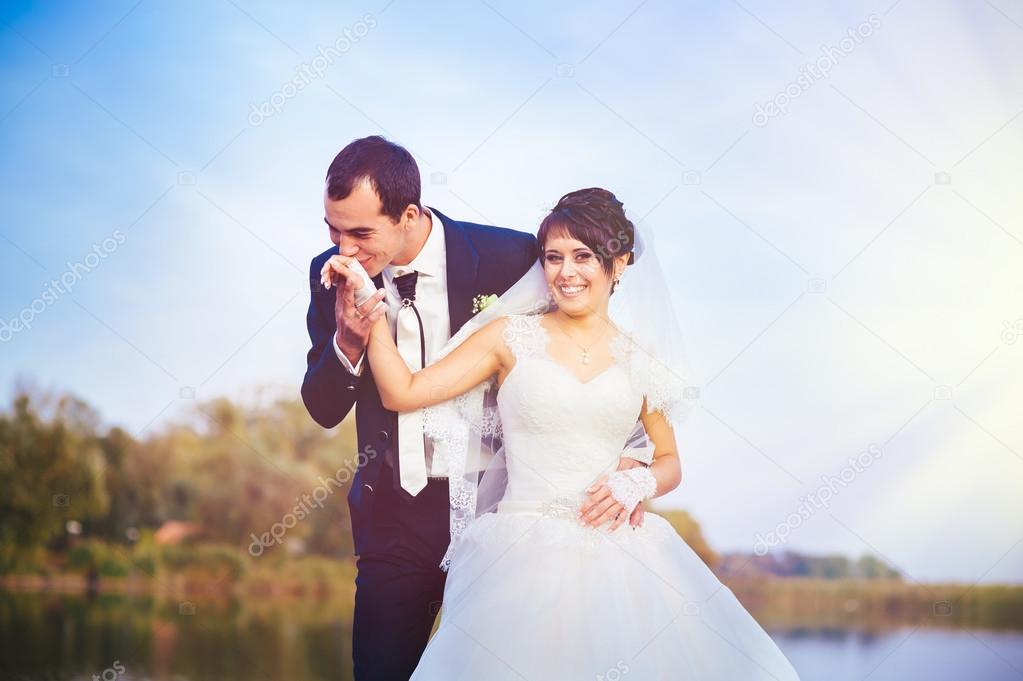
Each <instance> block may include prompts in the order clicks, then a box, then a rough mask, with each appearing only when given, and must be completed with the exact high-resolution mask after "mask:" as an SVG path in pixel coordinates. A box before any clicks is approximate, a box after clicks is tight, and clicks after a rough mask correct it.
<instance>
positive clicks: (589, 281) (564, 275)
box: [543, 235, 628, 314]
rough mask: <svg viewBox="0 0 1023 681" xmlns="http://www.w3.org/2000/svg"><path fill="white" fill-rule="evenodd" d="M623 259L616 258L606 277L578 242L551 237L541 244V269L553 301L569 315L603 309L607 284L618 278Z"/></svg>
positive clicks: (592, 254) (595, 259) (605, 302)
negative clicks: (542, 246) (615, 277)
mask: <svg viewBox="0 0 1023 681" xmlns="http://www.w3.org/2000/svg"><path fill="white" fill-rule="evenodd" d="M627 257H628V256H625V258H627ZM625 258H616V261H615V263H614V267H613V268H612V271H611V274H608V272H606V271H605V270H604V268H603V266H602V265H601V263H600V259H599V258H598V257H597V254H596V253H594V252H593V249H591V248H590V247H589V246H587V245H586V244H584V243H583V242H582V241H579V240H578V239H573V238H571V237H568V236H561V235H551V236H550V237H549V238H548V239H547V242H546V243H545V244H544V249H543V270H544V274H545V275H546V277H547V286H548V287H549V288H550V289H551V292H552V293H553V294H554V301H555V302H556V303H557V304H558V307H559V308H561V309H562V310H563V311H565V312H566V313H569V314H572V313H582V312H587V311H589V312H595V311H598V310H602V309H604V307H606V305H607V301H608V298H609V297H610V295H611V282H612V280H613V279H614V276H615V275H620V270H621V268H622V267H623V266H624V265H623V263H624V261H625Z"/></svg>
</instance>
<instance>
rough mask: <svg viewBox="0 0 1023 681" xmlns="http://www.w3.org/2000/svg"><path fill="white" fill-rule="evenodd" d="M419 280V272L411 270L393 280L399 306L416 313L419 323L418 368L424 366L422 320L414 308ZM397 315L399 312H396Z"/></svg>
mask: <svg viewBox="0 0 1023 681" xmlns="http://www.w3.org/2000/svg"><path fill="white" fill-rule="evenodd" d="M417 279H419V272H417V271H415V270H413V271H411V272H409V273H408V274H403V275H401V276H400V277H395V278H394V284H395V285H396V286H397V287H398V295H399V296H401V306H402V307H410V308H412V311H413V312H415V313H416V320H417V321H418V322H419V356H420V359H421V364H420V368H422V367H425V366H426V332H425V331H424V330H423V318H422V317H421V316H420V314H419V309H418V308H416V280H417ZM398 312H399V314H400V313H401V310H399V311H398Z"/></svg>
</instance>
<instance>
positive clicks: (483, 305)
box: [472, 293, 497, 314]
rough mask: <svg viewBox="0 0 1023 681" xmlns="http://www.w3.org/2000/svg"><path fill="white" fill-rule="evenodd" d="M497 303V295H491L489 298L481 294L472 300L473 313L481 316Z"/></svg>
mask: <svg viewBox="0 0 1023 681" xmlns="http://www.w3.org/2000/svg"><path fill="white" fill-rule="evenodd" d="M496 302H497V295H496V294H494V293H491V294H490V295H489V296H485V295H483V294H480V295H478V296H476V297H475V298H473V299H472V313H473V314H479V313H480V312H483V310H485V309H487V308H488V307H490V306H491V305H493V304H494V303H496Z"/></svg>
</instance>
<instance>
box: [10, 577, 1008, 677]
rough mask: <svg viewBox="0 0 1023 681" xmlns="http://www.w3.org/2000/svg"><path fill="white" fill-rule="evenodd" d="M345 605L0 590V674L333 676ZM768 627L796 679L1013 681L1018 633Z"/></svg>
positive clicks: (344, 632) (346, 648)
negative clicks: (797, 673) (181, 599)
mask: <svg viewBox="0 0 1023 681" xmlns="http://www.w3.org/2000/svg"><path fill="white" fill-rule="evenodd" d="M349 615H350V605H349V604H345V603H343V602H338V603H333V602H315V601H311V600H309V599H296V600H294V601H287V602H282V601H281V600H280V599H277V600H265V599H248V600H246V601H239V600H235V599H231V600H223V601H219V602H216V601H201V602H195V603H193V602H190V601H177V600H173V599H168V598H163V597H156V596H152V597H131V596H123V595H99V596H94V597H87V596H84V595H60V594H39V593H9V592H2V591H0V675H2V677H3V678H4V679H47V680H50V679H52V680H54V681H63V680H66V679H73V680H76V681H88V680H90V679H93V678H100V679H103V680H104V681H133V680H137V679H161V680H163V679H166V680H174V681H229V680H234V679H239V680H240V679H246V680H265V681H277V680H282V681H284V680H286V681H319V680H328V679H329V680H330V681H344V680H348V679H351V678H352V675H351V667H350V664H351V662H350V660H351V648H350V646H351V623H350V621H349ZM772 635H773V636H774V638H775V640H776V641H778V644H779V645H780V646H781V647H782V649H783V650H784V651H785V653H786V655H788V656H789V658H790V659H791V660H792V662H793V664H794V665H795V666H796V668H797V669H798V670H799V672H800V675H801V676H802V678H803V679H804V681H815V680H817V679H820V680H822V681H823V680H827V681H854V680H855V681H861V680H862V679H865V678H868V677H869V678H870V680H871V681H889V680H891V681H895V680H898V681H905V680H907V679H928V680H929V681H944V680H952V679H967V678H969V679H984V680H985V681H1009V680H1010V679H1012V680H1015V681H1019V680H1020V679H1023V633H1021V632H989V631H982V630H974V629H932V628H926V627H904V628H900V629H895V630H891V631H883V632H878V631H864V632H860V631H850V630H846V629H834V628H832V629H817V628H814V629H798V628H796V629H790V630H787V631H784V632H780V631H772Z"/></svg>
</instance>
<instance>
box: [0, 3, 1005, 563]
mask: <svg viewBox="0 0 1023 681" xmlns="http://www.w3.org/2000/svg"><path fill="white" fill-rule="evenodd" d="M0 12H2V14H0V147H2V149H3V150H4V153H3V154H2V156H0V197H2V200H3V206H4V210H3V213H2V216H0V271H2V272H3V286H2V288H0V321H2V323H3V324H7V326H6V327H4V326H0V340H2V341H3V342H2V343H0V385H3V386H7V387H8V388H7V389H9V390H13V385H14V383H15V381H16V380H19V379H24V380H31V381H33V382H35V383H36V384H38V385H41V386H44V387H49V388H53V389H67V390H72V391H74V392H76V393H78V394H80V395H81V396H83V397H85V398H86V399H87V400H89V401H90V402H91V403H92V404H94V405H95V406H97V407H98V408H99V409H100V410H101V412H102V414H103V416H104V418H105V419H106V420H107V421H108V422H110V423H119V424H123V425H126V426H127V427H129V428H130V429H132V430H133V431H135V432H137V433H142V434H144V432H145V430H146V429H148V428H159V426H160V424H161V423H163V422H165V421H166V420H167V419H173V418H175V417H176V416H177V415H180V414H181V413H182V412H183V410H187V409H188V407H189V405H190V403H191V402H190V399H189V396H190V395H192V394H195V395H196V396H197V397H199V398H209V397H212V396H216V395H221V394H226V395H230V396H232V397H236V398H240V399H247V400H253V399H256V392H255V388H256V387H258V386H269V387H270V388H271V389H272V390H277V391H281V392H284V393H288V394H296V393H297V387H298V385H299V383H300V381H301V376H302V372H303V370H304V366H305V364H304V361H305V360H304V354H305V351H306V349H307V337H306V335H305V326H304V314H305V309H306V305H307V302H308V293H307V290H306V283H305V276H306V271H307V267H308V262H309V259H310V257H312V256H313V255H314V254H316V253H318V252H320V251H322V250H323V249H324V248H325V247H326V246H328V245H329V243H328V240H327V235H326V232H325V228H324V227H323V224H322V206H321V192H322V180H323V174H324V171H325V169H326V167H327V165H328V164H329V162H330V160H331V158H332V157H333V155H334V154H335V153H336V152H337V151H338V150H339V149H340V148H341V147H342V146H344V144H346V143H347V142H348V141H350V140H351V139H353V138H355V137H360V136H363V135H367V134H373V133H382V134H386V135H388V136H389V137H391V138H392V139H394V140H396V141H399V142H401V143H402V144H404V145H406V146H407V147H408V148H409V149H410V150H411V151H412V152H413V153H414V154H415V155H416V157H417V159H418V161H419V163H420V167H421V170H422V172H423V176H424V195H425V196H424V198H425V200H426V202H427V203H428V204H431V205H435V206H437V207H438V208H440V209H441V210H443V211H445V212H446V213H447V214H449V215H452V216H453V217H458V218H463V219H470V220H478V221H484V222H490V223H493V224H500V225H505V226H511V227H516V228H518V229H523V230H530V231H531V230H534V229H535V226H536V224H537V222H538V220H539V218H540V217H541V216H542V215H543V212H544V210H545V209H546V208H549V207H550V206H551V205H552V204H553V203H554V202H555V201H556V200H557V198H558V197H559V196H560V195H561V194H563V193H564V192H566V191H569V190H571V189H575V188H578V187H581V186H592V185H601V186H606V187H608V188H610V189H612V190H613V191H615V192H616V194H618V196H619V197H620V198H622V200H623V201H624V202H625V204H626V209H627V210H628V211H630V213H631V215H632V216H633V218H634V219H639V218H642V219H643V222H644V224H646V225H647V226H648V227H649V228H650V229H652V230H654V231H655V232H656V234H657V239H658V245H659V248H660V251H661V257H662V258H663V261H664V263H665V266H666V270H667V272H668V276H669V278H670V280H671V288H672V290H671V294H672V296H673V301H674V305H675V307H676V310H677V312H678V314H679V316H680V318H681V319H682V320H683V323H684V325H685V327H686V336H687V337H686V341H687V343H688V345H689V349H690V354H691V355H692V357H693V361H694V364H695V367H696V374H697V375H698V376H699V377H701V386H702V387H701V391H702V392H701V405H700V408H699V409H698V410H697V411H696V413H695V414H694V415H693V417H692V418H691V419H690V421H689V422H688V423H687V431H686V432H685V433H684V434H683V435H682V436H681V437H680V444H681V447H682V457H683V469H684V475H685V480H684V482H683V485H682V486H681V487H680V488H679V489H678V490H676V491H675V492H673V493H672V494H671V495H670V496H669V497H668V498H667V499H666V500H664V502H663V503H664V504H665V505H670V506H676V507H681V508H687V509H689V510H691V511H692V512H693V513H694V514H695V515H696V517H697V518H698V519H699V520H700V521H701V522H702V523H703V524H704V527H705V530H706V532H707V534H708V536H709V538H710V540H711V542H712V543H713V544H714V545H715V546H717V547H720V548H723V549H734V550H751V549H752V547H753V545H754V543H755V541H756V537H757V536H764V535H766V534H767V533H769V532H772V531H777V530H778V528H779V527H781V526H783V525H786V524H787V525H788V526H789V529H790V530H791V533H790V536H789V537H788V538H787V540H786V541H785V542H784V543H783V544H782V545H781V546H780V548H784V547H789V548H795V549H801V550H807V551H813V552H824V551H841V552H845V553H850V554H859V553H862V552H873V553H877V554H880V555H882V556H883V557H885V558H887V559H888V560H890V561H891V562H893V563H895V564H896V565H898V566H899V567H900V568H902V569H903V570H905V571H906V572H907V573H908V574H909V575H910V576H912V577H914V578H916V579H921V580H931V579H946V578H947V579H960V580H964V581H968V582H972V581H974V580H977V579H980V580H982V581H1020V579H1021V578H1023V501H1021V499H1023V495H1021V494H1020V491H1021V489H1023V422H1021V420H1020V419H1019V418H1018V411H1019V409H1018V405H1019V404H1020V403H1021V401H1023V340H1020V341H1019V342H1017V335H1018V334H1017V331H1016V329H1017V328H1018V329H1019V331H1023V321H1019V322H1017V320H1023V296H1021V294H1020V292H1021V291H1023V268H1021V267H1020V264H1021V262H1023V219H1021V218H1023V194H1021V193H1020V192H1019V189H1018V188H1019V186H1020V183H1021V180H1023V168H1021V166H1020V164H1019V161H1018V159H1019V158H1021V157H1023V116H1021V113H1023V91H1021V90H1020V88H1019V83H1020V82H1021V80H1023V79H1021V76H1023V73H1021V65H1023V40H1021V37H1023V11H1020V10H1019V8H1018V7H1014V6H1013V5H1012V3H1009V2H1007V1H1006V0H992V2H990V3H976V2H967V1H966V0H963V1H961V2H953V1H948V0H942V1H939V2H928V3H925V2H922V0H900V1H899V2H894V1H893V0H887V1H885V2H852V3H843V4H842V5H841V6H838V4H836V3H810V2H802V3H786V4H785V6H784V7H779V6H777V5H776V3H769V2H766V1H763V2H754V1H753V0H746V1H744V2H742V3H739V2H734V1H725V0H722V1H721V2H713V3H696V2H682V3H678V2H666V1H657V0H650V1H648V2H639V1H637V2H632V3H616V2H597V3H559V4H557V5H556V6H551V4H550V3H529V2H516V3H510V2H496V1H493V0H487V2H483V1H474V2H462V3H429V4H426V3H412V2H408V1H407V0H395V1H394V2H391V3H389V4H388V3H386V2H385V1H381V2H374V3H302V4H300V5H298V4H285V3H271V2H253V1H251V0H235V1H233V2H231V1H224V2H219V1H218V2H208V3H200V2H175V3H170V2H158V1H156V0H143V1H142V2H134V1H133V2H123V3H122V2H109V3H99V4H91V3H90V4H85V3H70V4H66V5H62V6H60V7H59V8H58V7H55V6H42V5H36V4H34V3H5V4H4V7H3V9H2V10H0ZM872 16H873V19H871V17H872ZM864 26H865V27H866V28H865V29H864V28H863V27H864ZM850 30H852V31H854V32H856V31H857V30H862V31H863V32H864V33H865V35H859V34H858V35H859V39H858V40H853V41H851V42H847V43H846V46H847V47H848V48H849V49H844V48H843V44H842V42H841V41H842V40H843V39H844V38H847V37H848V36H849V31H850ZM331 47H333V49H335V50H336V51H335V52H330V51H327V50H328V48H331ZM836 50H837V51H836ZM324 54H328V55H330V56H329V59H328V58H326V57H323V56H322V55H324ZM826 55H830V57H826ZM317 58H319V62H317V61H316V60H317ZM824 58H826V59H827V60H828V61H827V62H826V64H827V65H829V66H828V67H829V69H830V70H829V73H828V75H827V76H826V77H825V76H823V75H815V74H814V70H813V69H809V70H808V69H807V66H808V65H816V64H819V63H825V62H819V60H821V59H824ZM818 73H819V72H818ZM301 74H305V75H304V76H303V75H301ZM309 74H313V75H312V76H310V75H309ZM807 74H810V75H809V76H808V75H807ZM302 78H304V80H302V81H301V83H302V87H300V88H299V87H296V88H294V89H291V86H290V85H289V83H291V84H294V83H296V82H299V81H298V80H296V79H302ZM801 78H802V79H803V80H802V84H801V83H800V79H801ZM786 91H788V93H789V94H788V95H785V94H783V93H786ZM786 100H787V103H786ZM770 102H774V103H775V104H777V105H779V106H781V105H782V104H786V105H785V107H784V110H785V112H784V113H780V109H779V110H778V111H776V112H775V113H774V114H773V115H770V116H767V117H766V120H764V118H761V119H759V120H756V119H755V117H754V114H755V112H756V111H757V110H758V105H759V107H761V108H760V109H759V110H761V111H763V110H764V109H763V107H764V106H765V105H767V104H768V103H770ZM270 103H273V104H274V106H276V108H275V109H273V110H272V113H271V114H270V115H263V116H257V115H254V114H253V111H254V110H259V108H260V107H261V106H262V105H264V104H267V105H270ZM263 110H264V111H267V110H268V109H265V108H264V109H263ZM944 173H947V175H945V174H944ZM90 254H91V255H90ZM69 273H70V274H69ZM62 277H64V278H65V279H66V280H67V281H69V282H73V284H72V285H71V288H70V291H67V292H60V291H59V290H58V292H57V293H56V294H54V293H53V291H54V290H55V289H54V288H53V286H54V285H53V284H51V283H50V282H51V281H53V280H57V281H60V280H61V278H62ZM47 291H49V294H47V293H46V292H47ZM33 305H35V308H34V309H33ZM26 310H28V312H26ZM19 317H20V318H23V319H27V320H29V324H28V325H29V326H30V328H20V327H18V329H17V330H14V327H13V326H12V320H15V319H18V318H19ZM1017 324H1018V327H1017ZM15 326H17V324H15ZM5 329H6V331H5ZM871 446H877V447H880V451H881V452H882V455H881V456H879V457H878V458H877V459H876V460H874V461H873V462H872V463H871V465H870V466H869V467H868V468H865V469H864V470H861V471H859V472H857V473H856V474H855V476H853V479H852V480H851V481H850V482H849V483H848V484H847V485H846V486H844V487H842V488H841V489H840V491H839V492H838V493H837V495H835V498H834V499H833V500H832V502H831V503H830V506H829V508H828V509H820V510H816V511H815V512H813V513H811V514H810V517H808V518H801V519H799V520H798V521H796V520H794V518H793V517H792V516H790V514H792V513H798V511H799V509H800V507H801V504H802V503H803V501H802V500H804V499H805V497H807V496H808V495H811V496H816V495H819V493H820V490H821V487H822V485H824V484H825V483H824V482H823V481H822V476H828V475H839V474H840V472H841V471H842V470H843V467H844V466H846V465H847V460H848V459H849V458H850V457H856V456H857V455H859V454H860V453H862V452H865V451H869V448H870V447H871Z"/></svg>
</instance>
